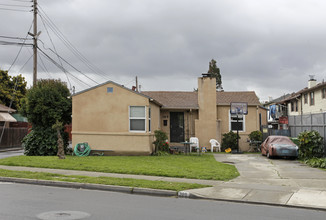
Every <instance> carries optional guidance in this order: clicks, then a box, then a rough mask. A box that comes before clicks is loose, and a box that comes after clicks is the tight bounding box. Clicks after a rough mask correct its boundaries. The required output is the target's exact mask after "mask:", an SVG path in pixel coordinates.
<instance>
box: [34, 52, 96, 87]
mask: <svg viewBox="0 0 326 220" xmlns="http://www.w3.org/2000/svg"><path fill="white" fill-rule="evenodd" d="M38 49H39V51H40V52H41V53H42V54H43V55H44V56H45V57H46V58H47V59H48V60H50V61H51V62H52V63H53V64H54V65H56V66H57V67H58V68H59V69H61V70H62V71H66V72H67V73H69V74H70V75H71V76H72V77H74V78H75V79H77V80H78V81H80V82H82V83H84V84H85V85H87V86H89V87H92V86H91V85H89V84H87V83H85V82H84V81H82V80H81V79H79V78H78V77H76V76H74V75H73V74H72V73H70V72H69V71H67V70H66V69H65V68H64V67H63V66H60V64H59V63H57V62H56V61H55V60H53V59H52V58H51V57H50V56H49V55H47V54H46V53H45V52H44V51H43V50H41V49H40V48H38Z"/></svg>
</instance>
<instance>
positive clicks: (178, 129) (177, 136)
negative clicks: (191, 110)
mask: <svg viewBox="0 0 326 220" xmlns="http://www.w3.org/2000/svg"><path fill="white" fill-rule="evenodd" d="M184 139H185V137H184V114H183V112H170V142H183V141H184Z"/></svg>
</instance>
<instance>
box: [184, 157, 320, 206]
mask: <svg viewBox="0 0 326 220" xmlns="http://www.w3.org/2000/svg"><path fill="white" fill-rule="evenodd" d="M215 159H216V160H217V161H220V162H224V163H229V164H233V165H235V166H236V167H237V169H238V171H239V172H240V176H239V177H238V178H235V179H233V180H231V181H229V182H223V183H222V184H218V185H215V186H214V187H211V188H204V189H194V190H188V191H187V192H188V193H190V194H192V195H195V196H197V197H200V198H211V199H221V200H234V201H240V202H253V203H263V204H276V205H288V206H300V207H309V208H320V209H325V210H326V171H323V170H320V169H315V168H311V167H308V166H306V165H304V164H301V163H300V162H298V161H294V160H284V159H274V160H270V159H267V158H266V157H262V156H261V155H256V154H241V155H239V154H215Z"/></svg>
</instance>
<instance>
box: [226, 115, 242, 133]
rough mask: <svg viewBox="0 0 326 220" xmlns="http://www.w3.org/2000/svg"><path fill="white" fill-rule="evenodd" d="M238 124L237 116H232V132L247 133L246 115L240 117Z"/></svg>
mask: <svg viewBox="0 0 326 220" xmlns="http://www.w3.org/2000/svg"><path fill="white" fill-rule="evenodd" d="M238 117H239V119H238V122H237V115H232V114H230V130H231V131H237V130H238V129H239V131H245V115H239V116H238Z"/></svg>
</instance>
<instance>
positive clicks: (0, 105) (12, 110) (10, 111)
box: [0, 104, 16, 113]
mask: <svg viewBox="0 0 326 220" xmlns="http://www.w3.org/2000/svg"><path fill="white" fill-rule="evenodd" d="M0 112H9V113H13V112H16V110H15V109H12V108H9V107H7V106H5V105H2V104H0Z"/></svg>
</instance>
